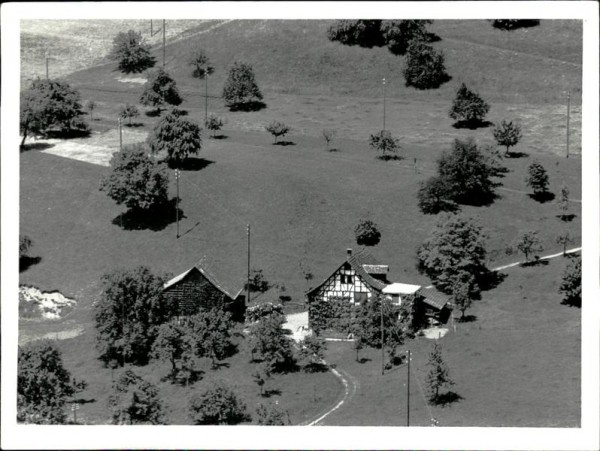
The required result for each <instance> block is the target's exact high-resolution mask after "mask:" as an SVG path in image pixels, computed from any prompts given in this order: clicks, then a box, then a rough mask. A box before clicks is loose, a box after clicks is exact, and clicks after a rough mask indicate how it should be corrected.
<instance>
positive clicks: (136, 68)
mask: <svg viewBox="0 0 600 451" xmlns="http://www.w3.org/2000/svg"><path fill="white" fill-rule="evenodd" d="M108 57H109V58H110V59H112V60H116V61H118V62H119V70H120V71H121V72H123V73H125V74H129V73H136V74H137V73H141V72H144V71H145V70H146V69H149V68H151V67H153V66H154V64H155V63H156V60H155V59H154V57H153V56H152V55H151V54H150V46H149V45H148V44H146V43H145V42H144V39H143V38H142V33H139V32H136V31H134V30H129V31H127V32H121V33H119V34H117V35H116V36H115V38H114V39H113V46H112V49H111V51H110V53H109V54H108Z"/></svg>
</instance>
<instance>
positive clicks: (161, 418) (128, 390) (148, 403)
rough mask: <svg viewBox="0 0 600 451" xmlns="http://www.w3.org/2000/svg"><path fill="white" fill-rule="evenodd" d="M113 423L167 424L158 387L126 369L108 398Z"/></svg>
mask: <svg viewBox="0 0 600 451" xmlns="http://www.w3.org/2000/svg"><path fill="white" fill-rule="evenodd" d="M108 406H109V408H110V410H111V412H112V422H113V424H167V423H166V417H165V413H164V407H163V404H162V401H161V400H160V398H159V396H158V388H156V386H154V385H153V384H151V383H150V382H148V381H146V380H144V379H143V378H141V377H140V376H138V375H137V374H135V373H134V372H133V371H131V370H125V371H124V372H123V373H122V374H121V375H120V376H119V378H118V379H117V380H116V381H115V383H114V385H113V393H112V394H111V395H110V397H109V398H108Z"/></svg>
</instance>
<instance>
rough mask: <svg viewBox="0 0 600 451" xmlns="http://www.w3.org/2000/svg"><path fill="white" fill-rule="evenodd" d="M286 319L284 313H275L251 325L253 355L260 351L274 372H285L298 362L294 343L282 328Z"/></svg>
mask: <svg viewBox="0 0 600 451" xmlns="http://www.w3.org/2000/svg"><path fill="white" fill-rule="evenodd" d="M284 321H285V320H284V317H283V315H280V314H277V313H273V314H272V315H269V316H266V317H263V318H261V319H260V320H259V321H258V322H257V323H255V324H253V325H252V326H250V347H251V350H252V355H253V356H254V355H255V354H256V353H258V354H259V355H260V356H261V357H262V359H263V361H264V362H267V363H268V364H269V365H271V368H272V370H273V371H274V372H285V371H287V370H288V369H289V368H290V367H292V366H293V365H294V364H295V363H296V361H295V358H294V354H293V351H292V344H291V342H290V339H289V338H288V337H287V336H286V335H285V332H284V331H283V328H282V325H283V323H284Z"/></svg>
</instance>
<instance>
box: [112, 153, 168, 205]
mask: <svg viewBox="0 0 600 451" xmlns="http://www.w3.org/2000/svg"><path fill="white" fill-rule="evenodd" d="M110 168H111V170H110V173H109V174H108V175H106V176H105V177H104V178H103V179H102V182H101V184H100V190H101V191H104V192H106V194H107V195H108V196H109V197H110V198H111V199H113V200H114V201H116V202H117V204H119V205H121V204H125V205H126V206H127V208H130V209H134V210H141V211H150V210H151V209H153V208H155V207H160V206H162V205H165V204H166V202H167V200H168V186H169V175H168V174H167V170H166V168H165V166H164V165H162V164H159V163H157V162H156V161H155V160H154V159H152V158H150V157H149V156H148V150H146V147H145V146H144V145H143V144H133V145H131V146H126V147H124V148H123V151H121V152H116V153H115V154H113V156H112V158H111V160H110Z"/></svg>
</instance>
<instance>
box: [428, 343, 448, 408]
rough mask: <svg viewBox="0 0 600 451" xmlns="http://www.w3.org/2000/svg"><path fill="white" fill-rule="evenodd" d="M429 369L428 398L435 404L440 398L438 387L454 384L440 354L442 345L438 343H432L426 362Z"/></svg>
mask: <svg viewBox="0 0 600 451" xmlns="http://www.w3.org/2000/svg"><path fill="white" fill-rule="evenodd" d="M427 365H428V366H429V371H428V373H427V378H426V383H427V390H428V392H429V400H430V401H431V402H432V403H434V404H437V403H438V402H439V399H440V389H441V388H444V387H448V386H450V385H454V381H453V380H452V379H451V378H450V370H449V369H448V365H447V364H446V362H445V361H444V359H443V356H442V347H441V345H440V344H439V343H437V342H435V343H434V344H433V349H432V350H431V353H430V354H429V361H428V362H427Z"/></svg>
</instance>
